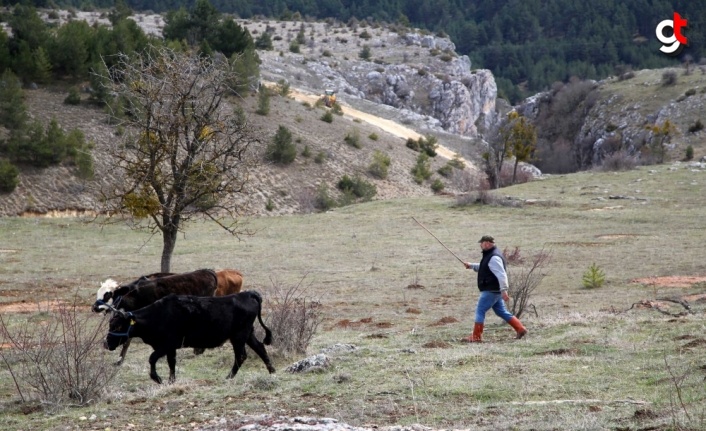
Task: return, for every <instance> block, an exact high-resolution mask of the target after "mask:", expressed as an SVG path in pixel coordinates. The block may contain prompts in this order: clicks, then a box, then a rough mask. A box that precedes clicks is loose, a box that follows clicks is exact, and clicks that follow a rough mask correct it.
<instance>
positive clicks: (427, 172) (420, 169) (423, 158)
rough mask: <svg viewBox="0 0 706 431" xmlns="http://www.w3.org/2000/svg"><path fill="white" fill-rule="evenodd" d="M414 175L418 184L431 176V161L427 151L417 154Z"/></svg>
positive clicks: (413, 169)
mask: <svg viewBox="0 0 706 431" xmlns="http://www.w3.org/2000/svg"><path fill="white" fill-rule="evenodd" d="M412 177H413V178H414V181H415V182H416V183H417V184H421V183H423V182H424V181H425V180H428V179H429V178H431V161H430V160H429V156H428V155H427V153H421V154H420V155H419V156H417V164H416V165H414V167H413V168H412Z"/></svg>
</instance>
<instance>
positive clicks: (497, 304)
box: [476, 292, 512, 323]
mask: <svg viewBox="0 0 706 431" xmlns="http://www.w3.org/2000/svg"><path fill="white" fill-rule="evenodd" d="M491 308H492V309H493V311H494V312H495V314H497V315H498V316H500V318H502V319H503V320H504V321H506V322H507V321H509V320H510V319H512V313H510V312H509V311H507V308H505V301H503V296H502V294H501V293H500V292H481V293H480V296H479V297H478V305H477V306H476V323H484V322H485V313H487V312H488V310H490V309H491Z"/></svg>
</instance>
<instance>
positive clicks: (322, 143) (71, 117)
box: [0, 13, 706, 216]
mask: <svg viewBox="0 0 706 431" xmlns="http://www.w3.org/2000/svg"><path fill="white" fill-rule="evenodd" d="M99 17H100V16H99V14H97V13H91V14H89V13H82V14H81V15H79V18H81V19H87V20H89V21H91V20H96V19H98V18H99ZM133 18H134V19H135V20H136V21H137V22H138V23H139V24H140V25H141V26H142V27H143V28H145V30H146V31H149V32H151V33H156V34H159V31H160V28H161V26H162V25H163V20H161V19H160V18H159V16H158V15H137V16H135V17H133ZM241 23H242V24H243V25H244V26H245V27H247V28H248V29H249V31H250V32H251V33H252V35H253V37H254V38H256V37H258V35H260V34H262V32H264V31H268V32H271V33H272V34H273V35H274V37H273V39H274V49H273V50H271V51H259V55H260V58H261V60H262V64H261V77H262V79H263V81H265V82H270V83H276V82H279V81H286V82H287V83H289V85H290V86H291V88H292V89H293V91H292V93H291V95H290V96H289V97H281V96H274V97H272V99H271V112H270V113H269V115H267V116H260V115H257V114H255V110H256V105H257V97H256V96H255V94H252V95H251V97H246V98H245V99H243V100H233V102H234V103H239V104H242V105H243V106H244V108H245V111H246V112H247V113H248V114H249V121H250V122H251V124H252V127H253V128H254V129H255V130H258V131H259V134H260V136H261V137H262V138H263V140H264V141H265V142H267V141H269V140H270V139H271V138H272V137H273V136H274V134H275V132H276V130H277V128H278V127H279V126H280V125H282V126H285V127H287V128H288V129H289V130H291V131H292V133H293V139H294V141H295V142H296V145H297V148H298V152H299V154H300V155H299V156H298V157H297V159H296V160H295V162H294V163H293V164H292V165H290V166H276V165H271V164H267V163H263V165H262V166H261V167H260V168H259V169H258V171H257V172H256V173H255V175H254V176H253V177H252V179H253V181H252V182H251V186H252V188H253V190H252V191H253V193H252V195H251V199H250V200H249V201H247V202H246V201H241V202H240V203H241V205H243V207H244V208H247V212H248V213H249V214H251V215H280V214H292V213H306V212H310V211H313V210H314V208H313V200H314V197H315V196H316V193H317V191H318V190H319V188H320V186H321V185H322V184H324V185H326V187H327V188H328V190H329V191H330V192H331V193H332V194H333V195H334V196H335V194H336V183H337V182H338V180H340V179H341V177H342V176H343V175H348V176H355V175H359V176H361V177H362V178H364V179H365V180H366V181H369V182H371V183H372V184H374V185H375V187H376V188H377V195H376V196H375V199H390V198H400V197H413V196H428V195H432V194H433V193H434V192H433V191H432V190H431V187H430V184H431V181H433V180H434V179H440V180H442V181H443V182H444V184H445V188H444V192H446V193H452V194H455V193H464V192H467V191H468V190H469V188H472V187H475V186H477V184H478V183H479V175H478V174H477V169H472V168H469V169H466V170H465V172H463V173H460V172H457V175H455V176H453V177H452V178H444V177H441V176H440V175H438V174H435V175H434V176H433V177H432V180H430V181H428V182H425V183H424V184H421V185H419V184H417V183H415V182H414V181H413V179H412V176H411V174H410V169H411V168H412V166H414V164H415V161H416V157H417V153H415V152H413V151H412V150H409V149H407V148H406V147H405V139H404V136H419V135H416V134H421V135H429V134H431V135H434V136H436V137H437V138H438V140H439V143H440V144H441V146H442V147H441V149H440V151H439V153H440V155H439V156H437V157H436V158H435V159H434V160H433V164H432V169H433V170H434V171H436V170H437V169H438V168H440V167H442V166H443V165H445V164H446V162H447V161H448V158H449V157H452V156H453V154H455V153H459V154H461V155H462V156H463V157H464V158H465V159H466V160H467V162H468V163H469V164H470V165H473V164H476V165H477V164H478V161H479V160H480V156H479V154H480V153H481V152H482V151H483V149H484V144H483V143H482V142H481V140H480V139H478V137H477V129H476V127H477V125H478V124H480V123H481V122H490V121H495V120H497V114H496V111H497V110H499V109H506V108H500V105H501V104H498V105H496V100H495V97H494V96H495V94H496V93H495V92H494V89H495V84H494V82H493V79H492V78H493V77H492V74H490V73H489V72H488V71H482V70H480V71H478V70H474V69H471V68H470V62H469V61H468V59H467V58H465V57H464V56H458V55H457V54H455V52H453V51H451V49H452V48H453V44H450V42H449V41H448V39H444V38H439V37H436V36H430V35H424V34H423V33H417V34H403V35H400V34H397V33H396V32H394V31H392V30H390V29H383V28H378V27H375V28H373V27H355V28H349V27H348V26H346V25H343V24H336V25H332V24H329V23H311V22H307V23H303V22H297V21H292V22H277V21H272V20H261V21H259V20H243V21H241ZM302 29H303V30H304V33H305V34H306V35H307V37H308V42H307V44H306V46H302V47H301V49H300V52H299V53H293V52H291V51H290V49H289V46H290V43H291V41H292V40H294V38H295V37H296V35H297V33H298V32H300V31H302ZM364 34H367V36H365V37H362V35H364ZM368 36H369V37H368ZM365 46H368V47H371V52H372V59H371V61H364V60H362V59H360V58H359V52H360V51H361V50H362V49H363V47H365ZM440 48H444V50H443V51H442V50H440ZM442 52H447V53H449V52H450V53H451V54H452V55H451V54H449V55H448V56H447V57H444V56H443V55H440V53H442ZM675 70H676V69H675ZM421 71H424V73H422V72H421ZM676 73H677V74H678V79H677V80H676V82H675V83H674V85H671V86H668V87H665V86H663V85H661V83H660V77H661V76H662V74H663V71H662V70H654V71H648V70H647V71H640V72H637V73H636V77H635V78H633V79H629V80H619V79H617V78H611V79H607V80H605V81H601V82H599V83H597V87H598V90H599V91H597V92H596V96H595V97H596V98H597V100H596V101H595V103H594V105H593V108H592V110H591V111H590V112H588V113H587V115H586V118H587V121H585V124H584V129H583V130H582V134H583V135H585V136H594V137H595V138H596V139H598V138H601V137H604V136H607V135H609V134H613V135H615V134H616V133H620V134H621V136H627V137H633V136H637V135H638V134H639V132H640V131H644V127H645V125H646V124H648V123H653V122H658V121H659V122H661V121H664V120H665V119H670V121H672V122H673V123H674V124H675V125H676V126H677V130H678V132H677V134H676V135H675V136H674V138H673V141H672V146H671V154H670V159H671V160H677V159H681V158H682V157H683V155H684V152H685V148H686V146H687V145H691V146H692V147H693V148H694V154H695V156H696V159H697V160H698V159H699V158H701V157H702V156H704V155H706V145H704V143H703V134H704V133H705V132H704V131H696V132H689V129H690V128H692V126H694V125H695V124H696V123H697V122H698V121H699V120H700V115H701V113H702V112H703V106H704V103H706V92H704V91H703V89H704V88H706V75H705V74H704V73H703V71H702V70H701V69H695V70H694V71H693V72H692V73H691V74H690V75H688V76H687V75H683V74H682V73H681V72H680V71H679V70H676ZM325 88H334V89H336V90H337V91H338V101H339V102H340V103H341V105H342V106H343V108H344V112H346V114H345V115H343V116H334V121H333V123H331V124H329V123H326V122H324V121H321V120H320V117H321V116H322V114H323V113H324V109H325V108H322V107H315V106H314V105H313V103H312V100H315V98H316V97H317V95H320V94H322V93H323V90H324V89H325ZM66 92H67V88H66V87H53V88H42V87H40V88H38V89H34V90H27V92H26V93H27V104H28V106H29V111H30V114H31V115H32V116H33V117H34V118H38V119H41V120H42V121H43V122H44V123H47V122H48V121H49V120H50V119H51V118H52V117H54V118H56V119H57V120H58V121H59V123H60V124H61V125H62V126H63V127H64V129H66V130H69V129H71V128H79V129H80V130H82V131H83V132H84V134H85V135H86V138H87V139H88V140H90V141H93V142H94V143H95V145H96V147H95V150H94V158H95V166H96V179H95V182H90V181H89V182H86V181H82V180H79V179H78V178H76V177H75V176H74V175H73V171H72V167H71V166H58V167H52V168H49V169H45V170H37V169H28V168H24V169H23V172H22V174H21V178H20V185H19V186H18V187H17V189H16V190H15V191H14V192H13V193H11V194H9V195H5V196H3V199H2V200H1V201H0V215H2V216H13V215H31V214H55V213H58V214H64V213H69V214H71V213H74V212H86V211H91V210H93V209H94V208H96V205H95V203H96V195H95V192H94V190H95V188H96V186H97V184H98V182H107V181H110V180H111V176H110V166H109V164H108V161H107V160H105V159H104V158H103V157H102V154H103V151H102V148H103V146H104V145H106V143H108V142H110V140H112V139H115V135H116V130H115V129H114V127H112V126H110V125H108V124H107V122H106V116H105V114H104V113H103V111H102V110H101V109H98V108H96V107H95V106H93V105H91V104H89V103H87V102H86V100H87V98H88V95H87V94H83V95H82V97H83V98H84V103H82V104H81V105H79V106H70V105H65V104H64V103H63V100H64V98H65V97H66V94H67V93H66ZM687 93H689V94H690V96H685V94H687ZM295 95H305V96H306V97H308V101H307V102H304V99H302V98H301V97H299V99H298V100H297V99H295V98H294V96H295ZM434 97H437V99H434ZM528 100H530V101H531V100H532V99H528ZM527 104H528V103H524V104H523V105H524V106H525V108H524V109H525V111H527V110H528V108H526V106H527ZM390 105H395V106H397V107H394V106H390ZM529 105H530V106H531V102H530V103H529ZM529 109H531V108H529ZM353 112H358V114H355V115H353V114H352V113H353ZM360 113H366V116H365V119H362V118H361V117H362V115H361V114H360ZM432 114H433V115H432ZM494 116H495V117H494ZM439 117H440V118H441V119H440V118H439ZM375 118H380V119H381V120H375ZM380 121H386V122H387V124H397V126H398V127H400V128H402V129H403V130H406V131H405V132H404V133H390V131H389V129H387V131H386V129H384V128H383V127H382V126H381V124H382V123H380ZM558 121H561V118H559V120H558ZM376 123H377V124H376ZM448 130H452V131H455V132H457V133H450V132H448ZM616 130H617V132H616ZM348 134H357V135H358V136H359V137H360V143H361V146H362V148H360V149H356V148H353V147H351V146H349V145H346V143H345V142H344V138H345V137H346V135H348ZM305 149H307V151H308V152H309V154H310V156H309V157H304V156H302V155H301V153H302V152H303V151H304V150H305ZM376 150H378V151H381V152H383V153H385V154H387V155H388V156H389V157H390V159H391V161H392V164H391V166H390V171H389V176H388V178H387V179H385V180H379V179H376V178H374V177H372V176H370V175H368V174H367V167H368V165H369V164H370V162H371V160H372V155H373V153H374V152H375V151H376ZM318 154H322V155H323V159H324V160H323V162H322V163H317V162H316V161H315V160H314V159H315V156H316V155H318ZM444 156H445V157H444ZM268 203H270V205H268ZM266 206H267V208H266Z"/></svg>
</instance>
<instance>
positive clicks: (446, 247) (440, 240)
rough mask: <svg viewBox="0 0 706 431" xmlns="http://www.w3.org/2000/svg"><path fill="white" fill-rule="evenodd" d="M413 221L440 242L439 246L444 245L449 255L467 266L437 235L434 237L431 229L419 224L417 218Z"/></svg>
mask: <svg viewBox="0 0 706 431" xmlns="http://www.w3.org/2000/svg"><path fill="white" fill-rule="evenodd" d="M412 220H414V221H416V222H417V224H418V225H419V226H421V227H422V228H424V230H425V231H427V232H429V235H431V236H433V237H434V239H435V240H437V241H439V244H441V245H443V246H444V248H445V249H446V250H448V251H449V253H451V254H453V255H454V257H455V258H456V259H458V261H459V262H461V263H462V264H464V265H465V264H466V262H464V261H463V260H462V259H461V258H460V257H458V256H456V253H454V252H453V251H451V249H450V248H448V247H446V246H445V245H444V243H443V242H441V240H440V239H439V238H437V237H436V235H434V234H433V233H431V231H430V230H429V229H427V228H426V227H424V225H423V224H421V223H419V221H417V219H416V218H414V217H412Z"/></svg>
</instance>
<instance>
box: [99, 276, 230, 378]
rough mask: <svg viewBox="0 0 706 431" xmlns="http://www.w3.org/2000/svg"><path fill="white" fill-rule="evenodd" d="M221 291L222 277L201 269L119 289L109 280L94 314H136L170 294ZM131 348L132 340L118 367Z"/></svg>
mask: <svg viewBox="0 0 706 431" xmlns="http://www.w3.org/2000/svg"><path fill="white" fill-rule="evenodd" d="M217 287H218V277H217V276H216V273H215V272H214V271H213V270H210V269H199V270H197V271H192V272H185V273H183V274H167V275H165V274H164V273H156V274H150V275H145V276H142V277H140V278H138V279H137V280H135V281H133V282H132V283H129V284H126V285H124V286H117V283H116V282H115V281H113V280H110V279H108V280H107V281H106V282H104V283H103V284H102V285H101V288H100V289H99V290H98V294H97V298H98V299H97V300H96V302H95V304H93V311H95V312H100V311H103V310H104V311H108V310H113V309H119V310H124V311H135V310H138V309H140V308H143V307H146V306H148V305H150V304H152V303H153V302H155V301H156V300H158V299H160V298H163V297H165V296H167V295H169V294H177V295H196V296H213V295H214V293H215V292H216V288H217ZM128 347H130V341H129V340H128V341H127V342H126V343H124V344H123V348H122V350H121V351H120V358H119V359H118V361H117V362H116V363H115V365H120V364H122V363H123V361H124V360H125V355H126V354H127V349H128ZM195 353H197V354H199V353H203V351H202V350H201V351H195Z"/></svg>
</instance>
